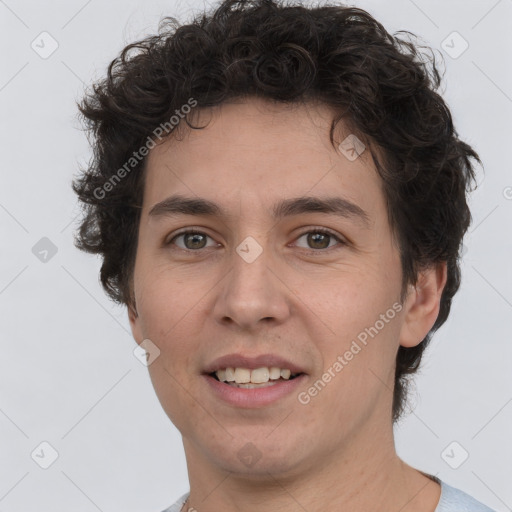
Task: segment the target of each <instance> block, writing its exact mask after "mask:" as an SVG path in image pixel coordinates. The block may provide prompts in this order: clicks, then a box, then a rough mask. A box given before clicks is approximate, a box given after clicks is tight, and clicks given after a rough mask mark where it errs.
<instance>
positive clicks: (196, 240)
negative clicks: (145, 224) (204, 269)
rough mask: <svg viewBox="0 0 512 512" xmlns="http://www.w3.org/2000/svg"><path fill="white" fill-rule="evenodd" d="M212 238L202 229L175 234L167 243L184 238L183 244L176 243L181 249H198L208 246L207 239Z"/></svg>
mask: <svg viewBox="0 0 512 512" xmlns="http://www.w3.org/2000/svg"><path fill="white" fill-rule="evenodd" d="M208 238H210V237H209V236H208V235H207V234H205V233H203V232H201V231H193V230H189V231H183V232H181V233H178V234H177V235H175V236H174V237H173V238H172V239H171V240H170V241H169V242H168V243H167V244H166V245H171V244H173V243H175V240H178V239H181V240H183V245H184V246H182V245H179V244H176V245H177V246H178V247H179V248H180V249H183V250H185V251H196V250H198V249H204V248H205V247H206V242H207V239H208Z"/></svg>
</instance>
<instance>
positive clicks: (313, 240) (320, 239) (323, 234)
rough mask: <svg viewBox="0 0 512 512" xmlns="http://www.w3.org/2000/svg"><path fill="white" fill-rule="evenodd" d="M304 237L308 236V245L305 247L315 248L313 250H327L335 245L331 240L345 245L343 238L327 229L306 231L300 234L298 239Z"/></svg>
mask: <svg viewBox="0 0 512 512" xmlns="http://www.w3.org/2000/svg"><path fill="white" fill-rule="evenodd" d="M302 237H306V243H307V247H304V248H305V249H314V251H311V252H320V251H322V250H324V251H325V250H326V249H330V248H331V247H333V245H331V242H338V245H345V242H344V241H343V240H342V239H341V238H339V237H338V236H336V235H335V234H334V233H332V232H331V231H328V230H326V229H315V230H310V231H306V232H305V233H303V234H302V235H300V236H299V238H298V239H300V238H302ZM334 245H336V244H334ZM299 247H300V246H299Z"/></svg>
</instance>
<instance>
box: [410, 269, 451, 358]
mask: <svg viewBox="0 0 512 512" xmlns="http://www.w3.org/2000/svg"><path fill="white" fill-rule="evenodd" d="M446 279H447V265H446V262H441V263H438V264H437V265H434V266H432V267H430V268H428V269H427V270H423V271H421V272H420V274H419V276H418V282H417V283H416V285H414V286H411V291H410V292H409V294H408V296H407V299H406V301H405V308H404V309H405V312H404V315H405V317H404V323H403V325H402V329H401V331H400V345H401V346H402V347H409V348H410V347H415V346H416V345H419V344H420V343H421V342H422V341H423V339H424V338H425V336H426V335H427V334H428V332H429V331H430V329H432V327H433V325H434V324H435V321H436V319H437V316H438V315H439V309H440V303H441V296H442V293H443V290H444V287H445V285H446Z"/></svg>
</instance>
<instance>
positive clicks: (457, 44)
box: [441, 31, 469, 59]
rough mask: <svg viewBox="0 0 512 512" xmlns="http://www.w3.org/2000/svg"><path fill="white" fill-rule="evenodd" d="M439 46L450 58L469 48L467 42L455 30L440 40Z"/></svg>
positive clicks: (456, 56) (455, 57)
mask: <svg viewBox="0 0 512 512" xmlns="http://www.w3.org/2000/svg"><path fill="white" fill-rule="evenodd" d="M441 48H442V49H443V50H444V51H445V52H446V53H447V54H448V55H449V56H450V57H451V58H452V59H458V58H459V57H460V56H461V55H462V54H463V53H464V52H465V51H466V50H467V49H468V48H469V43H468V42H467V41H466V40H465V39H464V38H463V37H462V36H461V35H460V34H459V33H458V32H457V31H453V32H452V33H451V34H449V35H448V36H447V37H446V39H444V40H443V41H442V42H441Z"/></svg>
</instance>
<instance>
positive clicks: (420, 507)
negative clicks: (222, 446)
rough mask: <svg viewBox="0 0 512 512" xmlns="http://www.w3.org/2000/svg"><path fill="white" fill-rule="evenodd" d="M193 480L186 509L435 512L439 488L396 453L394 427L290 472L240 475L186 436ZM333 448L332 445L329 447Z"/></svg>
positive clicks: (364, 435) (355, 438) (348, 443)
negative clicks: (217, 462)
mask: <svg viewBox="0 0 512 512" xmlns="http://www.w3.org/2000/svg"><path fill="white" fill-rule="evenodd" d="M184 446H185V453H186V455H187V466H188V470H189V480H190V497H189V501H188V503H187V506H186V507H185V508H184V510H185V511H188V510H194V509H195V510H197V511H199V512H218V511H219V510H222V511H223V512H235V511H239V510H245V511H246V512H266V511H267V510H269V509H271V510H276V511H278V512H295V511H296V510H301V509H303V510H350V511H351V512H366V511H367V510H371V509H375V508H377V506H378V509H379V510H380V511H382V512H387V511H389V512H396V510H400V511H401V512H434V510H435V508H436V506H437V503H438V501H439V496H440V486H439V485H438V484H437V483H435V482H433V481H431V480H430V479H428V478H427V477H426V476H424V475H423V474H422V473H420V472H419V471H417V470H415V469H414V468H412V467H410V466H408V465H407V464H405V463H404V462H403V461H402V460H401V459H400V458H399V457H398V456H397V454H396V451H395V446H394V440H393V432H392V427H390V428H389V429H388V430H387V431H375V429H373V431H369V432H359V433H358V435H356V436H353V438H352V439H350V440H349V441H347V440H345V443H344V445H343V446H342V447H338V449H329V450H327V451H326V452H324V453H319V454H318V456H317V457H316V459H315V460H309V461H308V462H303V463H301V464H300V465H299V466H297V467H296V468H295V469H293V470H290V471H273V468H271V467H269V468H266V470H265V471H260V473H259V474H257V475H255V474H241V473H239V472H234V471H229V470H225V469H223V468H220V467H219V465H215V464H212V461H211V459H207V458H205V457H204V456H201V451H200V450H199V449H198V447H196V446H194V445H193V444H192V443H191V442H189V441H188V440H187V439H185V438H184ZM330 448H332V447H330Z"/></svg>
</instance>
